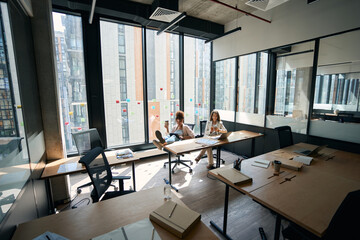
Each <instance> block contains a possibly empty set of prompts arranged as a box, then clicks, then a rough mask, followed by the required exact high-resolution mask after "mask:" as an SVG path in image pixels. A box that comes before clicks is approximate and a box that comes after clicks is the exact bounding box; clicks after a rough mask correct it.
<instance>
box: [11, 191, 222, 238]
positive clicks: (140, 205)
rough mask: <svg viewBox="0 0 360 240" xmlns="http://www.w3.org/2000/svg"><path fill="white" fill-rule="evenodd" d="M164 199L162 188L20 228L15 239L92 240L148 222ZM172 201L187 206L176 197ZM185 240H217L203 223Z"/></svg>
mask: <svg viewBox="0 0 360 240" xmlns="http://www.w3.org/2000/svg"><path fill="white" fill-rule="evenodd" d="M163 196H164V193H163V188H162V187H157V188H152V189H148V190H143V191H139V192H136V193H132V194H128V195H124V196H121V197H117V198H113V199H109V200H106V201H103V202H98V203H94V204H91V205H88V206H85V207H82V208H78V209H71V210H68V211H65V212H62V213H59V214H56V215H50V216H47V217H43V218H39V219H36V220H33V221H30V222H27V223H23V224H20V225H19V226H18V228H17V229H16V231H15V234H14V236H13V238H12V239H14V240H17V239H19V240H20V239H21V240H23V239H33V238H34V237H36V236H38V235H40V234H42V233H44V232H46V231H50V232H54V233H57V234H60V235H62V236H64V237H66V238H69V239H73V240H76V239H91V238H93V237H96V236H99V235H102V234H105V233H107V232H110V231H113V230H115V229H117V228H119V227H121V226H125V225H127V224H130V223H134V222H137V221H139V220H142V219H144V218H148V217H149V214H150V212H152V211H153V210H155V209H156V208H158V207H160V206H161V205H162V204H163V203H164V199H163ZM172 200H173V201H175V202H177V203H178V204H180V205H182V206H185V204H184V203H183V202H182V201H181V200H180V199H179V198H178V197H176V196H175V194H172ZM153 225H154V227H155V229H156V231H157V232H158V233H159V235H160V237H161V238H162V239H179V238H177V237H176V236H175V235H173V234H171V233H169V232H167V231H166V230H165V229H163V228H161V227H160V226H158V225H157V224H155V223H153ZM185 239H218V238H217V237H216V236H215V235H214V233H213V232H212V231H211V230H210V229H209V228H208V227H207V226H206V225H205V224H204V223H203V222H202V221H200V222H199V223H198V224H197V225H196V227H195V228H194V229H193V230H192V231H191V232H190V233H189V235H188V236H187V237H186V238H185Z"/></svg>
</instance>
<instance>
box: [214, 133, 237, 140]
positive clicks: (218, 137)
mask: <svg viewBox="0 0 360 240" xmlns="http://www.w3.org/2000/svg"><path fill="white" fill-rule="evenodd" d="M231 133H232V132H226V133H222V134H221V135H218V136H215V137H211V138H212V139H217V140H223V139H226V138H227V137H228V136H230V134H231Z"/></svg>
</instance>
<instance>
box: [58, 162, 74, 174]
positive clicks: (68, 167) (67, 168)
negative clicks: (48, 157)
mask: <svg viewBox="0 0 360 240" xmlns="http://www.w3.org/2000/svg"><path fill="white" fill-rule="evenodd" d="M77 164H78V163H77V162H74V163H65V164H61V165H60V166H59V170H58V171H57V173H65V172H72V171H75V170H76V168H77Z"/></svg>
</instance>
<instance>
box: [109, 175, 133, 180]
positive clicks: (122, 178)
mask: <svg viewBox="0 0 360 240" xmlns="http://www.w3.org/2000/svg"><path fill="white" fill-rule="evenodd" d="M126 179H131V177H130V176H113V179H112V180H126Z"/></svg>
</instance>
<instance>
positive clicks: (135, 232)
mask: <svg viewBox="0 0 360 240" xmlns="http://www.w3.org/2000/svg"><path fill="white" fill-rule="evenodd" d="M105 239H106V240H108V239H119V240H122V239H124V240H127V239H129V240H130V239H137V240H142V239H144V240H151V239H154V240H155V239H156V240H161V238H160V236H159V234H158V233H157V231H156V230H155V228H154V226H153V225H152V223H151V222H150V220H149V219H148V218H145V219H143V220H140V221H138V222H135V223H132V224H129V225H126V226H124V227H120V228H118V229H115V230H114V231H111V232H108V233H105V234H103V235H100V236H98V237H95V238H93V240H105Z"/></svg>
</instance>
